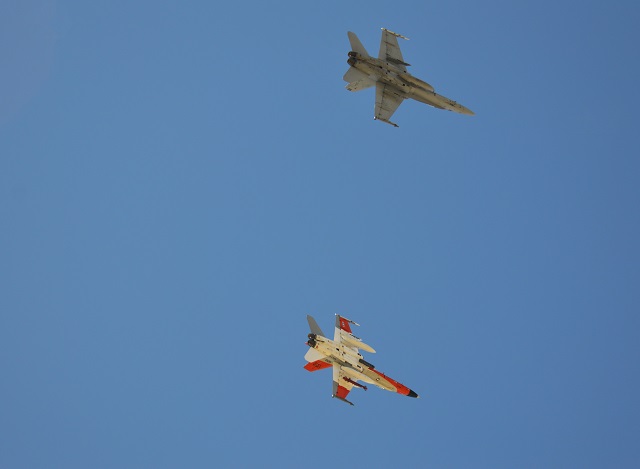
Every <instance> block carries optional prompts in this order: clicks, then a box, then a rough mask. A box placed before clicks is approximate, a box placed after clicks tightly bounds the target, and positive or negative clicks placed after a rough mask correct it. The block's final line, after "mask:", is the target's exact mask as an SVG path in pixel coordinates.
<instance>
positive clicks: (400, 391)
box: [369, 368, 411, 396]
mask: <svg viewBox="0 0 640 469" xmlns="http://www.w3.org/2000/svg"><path fill="white" fill-rule="evenodd" d="M369 370H370V371H373V372H374V373H375V374H377V375H378V376H380V377H381V378H382V379H384V380H385V381H388V382H389V383H390V384H391V385H392V386H395V388H396V392H397V393H398V394H402V395H403V396H408V395H409V393H410V392H411V389H409V388H408V387H406V386H405V385H404V384H402V383H398V382H397V381H395V380H393V379H391V378H389V377H388V376H386V375H384V374H382V373H380V372H379V371H377V370H373V369H371V368H369Z"/></svg>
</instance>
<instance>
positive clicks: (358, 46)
mask: <svg viewBox="0 0 640 469" xmlns="http://www.w3.org/2000/svg"><path fill="white" fill-rule="evenodd" d="M347 35H348V36H349V42H350V43H351V50H352V51H354V52H357V53H358V54H362V55H364V56H365V57H369V53H368V52H367V49H365V48H364V46H363V45H362V43H361V42H360V39H358V36H356V34H355V33H352V32H351V31H348V32H347Z"/></svg>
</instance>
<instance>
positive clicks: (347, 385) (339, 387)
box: [333, 363, 353, 405]
mask: <svg viewBox="0 0 640 469" xmlns="http://www.w3.org/2000/svg"><path fill="white" fill-rule="evenodd" d="M347 378H348V376H347V375H345V374H344V373H343V371H342V367H341V366H340V365H337V364H335V363H334V364H333V397H335V398H336V399H340V400H341V401H343V402H346V403H347V404H350V405H353V402H349V401H348V400H347V399H346V397H347V394H349V392H350V391H351V389H352V388H353V384H352V381H351V379H347Z"/></svg>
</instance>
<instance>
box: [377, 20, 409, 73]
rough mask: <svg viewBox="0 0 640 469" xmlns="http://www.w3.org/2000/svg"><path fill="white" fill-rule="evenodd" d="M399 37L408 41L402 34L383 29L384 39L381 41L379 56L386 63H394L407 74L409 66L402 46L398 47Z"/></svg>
mask: <svg viewBox="0 0 640 469" xmlns="http://www.w3.org/2000/svg"><path fill="white" fill-rule="evenodd" d="M399 37H401V38H402V39H407V38H406V37H404V36H401V35H400V34H397V33H394V32H393V31H389V30H388V29H384V28H382V38H381V39H380V53H379V54H378V58H379V59H380V60H384V61H385V62H389V63H392V64H393V65H395V66H396V67H398V68H399V69H400V70H402V71H403V72H406V71H407V66H408V65H409V64H408V63H406V62H405V61H404V59H403V58H402V52H400V46H399V45H398V39H397V38H399Z"/></svg>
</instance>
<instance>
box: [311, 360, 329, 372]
mask: <svg viewBox="0 0 640 469" xmlns="http://www.w3.org/2000/svg"><path fill="white" fill-rule="evenodd" d="M332 366H333V365H332V364H331V363H327V362H326V361H324V360H318V361H315V362H310V363H307V364H306V365H305V366H304V369H305V370H307V371H311V372H313V371H318V370H324V369H325V368H331V367H332Z"/></svg>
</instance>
